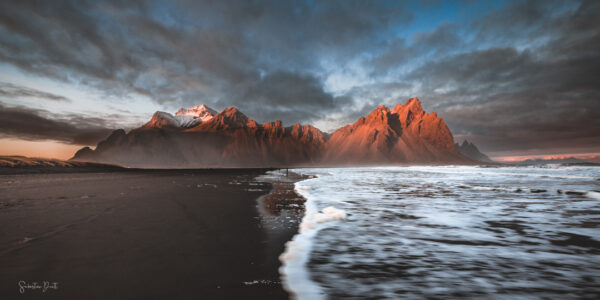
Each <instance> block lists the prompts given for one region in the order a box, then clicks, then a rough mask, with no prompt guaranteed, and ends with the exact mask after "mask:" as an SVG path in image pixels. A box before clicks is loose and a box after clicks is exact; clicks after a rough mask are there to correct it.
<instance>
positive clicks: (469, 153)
mask: <svg viewBox="0 0 600 300" xmlns="http://www.w3.org/2000/svg"><path fill="white" fill-rule="evenodd" d="M454 147H455V148H456V151H458V152H459V153H460V154H462V155H464V156H466V157H468V158H470V159H472V160H474V161H480V162H490V163H491V162H494V161H493V160H491V159H490V158H489V157H488V156H487V155H485V154H483V153H482V152H481V151H479V149H478V148H477V146H475V144H473V143H469V141H467V140H464V141H463V142H462V144H458V143H456V144H454Z"/></svg>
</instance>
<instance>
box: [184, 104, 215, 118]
mask: <svg viewBox="0 0 600 300" xmlns="http://www.w3.org/2000/svg"><path fill="white" fill-rule="evenodd" d="M216 114H217V111H215V110H214V109H212V108H210V107H208V106H206V105H204V104H200V105H196V106H192V107H190V108H187V109H185V108H180V109H179V110H178V111H177V112H176V113H175V116H195V117H198V118H201V119H203V121H206V120H205V119H210V118H212V117H213V116H214V115H216Z"/></svg>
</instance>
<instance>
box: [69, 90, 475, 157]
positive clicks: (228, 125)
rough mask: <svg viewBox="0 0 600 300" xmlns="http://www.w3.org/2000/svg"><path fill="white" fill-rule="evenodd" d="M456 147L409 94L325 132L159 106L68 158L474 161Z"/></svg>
mask: <svg viewBox="0 0 600 300" xmlns="http://www.w3.org/2000/svg"><path fill="white" fill-rule="evenodd" d="M457 148H458V147H456V146H455V144H454V139H453V136H452V133H451V132H450V130H449V129H448V126H446V124H445V122H444V120H442V119H441V118H440V117H438V116H437V114H436V113H426V112H425V111H423V108H422V106H421V103H420V102H419V100H418V99H417V98H411V99H409V100H408V101H407V102H406V103H405V104H404V105H402V104H398V105H396V106H395V107H394V108H393V109H391V110H390V109H389V108H387V107H385V106H379V107H377V108H376V109H375V110H373V111H372V112H371V113H370V114H369V115H367V116H366V117H361V118H359V119H358V120H357V121H356V122H355V123H354V124H351V125H347V126H344V127H342V128H339V129H338V130H336V131H334V132H333V133H331V134H327V133H324V132H322V131H320V130H319V129H317V128H315V127H313V126H311V125H301V124H295V125H292V126H288V127H284V126H283V124H282V122H281V121H274V122H269V123H264V124H260V123H258V122H256V121H255V120H253V119H251V118H248V117H247V116H246V115H244V114H243V113H242V112H240V111H239V110H238V109H237V108H235V107H229V108H226V109H224V110H223V111H221V112H219V113H217V112H216V111H215V110H213V109H211V108H209V107H207V106H205V105H199V106H195V107H192V108H189V109H183V108H182V109H180V110H179V111H178V112H177V113H176V114H175V115H172V114H170V113H167V112H160V111H159V112H156V113H154V115H153V116H152V119H151V120H150V121H148V122H147V123H146V124H144V125H143V126H141V127H139V128H136V129H133V130H131V131H130V132H129V133H127V132H125V131H124V130H122V129H119V130H115V131H114V132H113V133H112V134H111V135H110V136H109V137H108V138H107V139H106V140H104V141H101V142H100V143H99V144H98V145H97V146H96V148H95V149H94V150H92V149H91V148H89V147H85V148H82V149H80V150H79V151H77V153H75V155H74V156H73V158H72V159H71V160H74V161H91V162H101V163H110V164H118V165H123V166H130V167H168V168H197V167H289V166H350V165H356V166H357V165H389V164H474V163H476V162H475V161H476V160H477V159H473V158H469V157H467V156H468V155H465V154H464V153H463V154H461V152H459V151H457ZM477 152H479V151H477Z"/></svg>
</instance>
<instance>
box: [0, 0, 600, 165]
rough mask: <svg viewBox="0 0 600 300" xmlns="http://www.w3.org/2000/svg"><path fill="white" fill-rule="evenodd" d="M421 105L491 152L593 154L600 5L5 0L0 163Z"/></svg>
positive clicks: (599, 94) (599, 128)
mask: <svg viewBox="0 0 600 300" xmlns="http://www.w3.org/2000/svg"><path fill="white" fill-rule="evenodd" d="M410 97H418V98H419V99H420V100H421V103H422V105H423V107H424V109H425V110H426V111H428V112H437V114H438V116H440V117H442V118H443V119H444V120H445V121H446V123H447V124H448V126H449V128H450V130H451V131H452V133H453V135H454V138H455V140H456V141H458V142H460V141H462V140H464V139H468V140H469V141H471V142H474V143H475V144H476V145H477V146H478V147H479V148H480V150H482V151H483V152H485V153H487V154H488V155H490V156H492V157H496V158H498V159H502V158H507V157H510V158H514V157H520V156H523V157H527V158H530V157H532V156H533V157H534V156H536V155H537V156H548V155H570V154H586V155H589V154H590V153H592V154H593V153H599V152H600V1H552V0H547V1H281V0H276V1H223V0H219V1H183V0H178V1H1V2H0V155H7V154H21V155H28V156H41V157H55V158H63V159H65V158H69V157H70V156H71V155H72V154H73V153H74V152H75V151H76V150H77V149H79V148H81V147H83V146H88V145H89V146H95V145H96V144H97V142H99V141H100V140H102V139H104V138H105V137H107V136H108V135H109V134H110V132H112V131H113V130H115V129H118V128H124V129H126V130H130V129H133V128H136V127H139V126H141V125H142V124H143V123H144V122H145V121H147V120H149V119H150V118H151V116H152V114H153V113H154V112H155V111H158V110H160V111H167V112H171V113H174V112H175V111H177V109H179V108H180V107H191V106H194V105H198V104H206V105H208V106H209V107H212V108H213V109H216V110H218V111H220V110H222V109H224V108H226V107H229V106H235V107H237V108H239V109H240V110H241V111H242V112H244V113H245V114H246V115H247V116H249V117H251V118H253V119H255V120H257V121H258V122H267V121H272V120H282V121H283V123H284V124H285V125H286V126H287V125H292V124H294V123H297V122H300V123H302V124H312V125H315V126H316V127H318V128H320V129H321V130H323V131H326V132H331V131H333V130H335V129H336V128H338V127H340V126H342V125H346V124H349V123H353V122H355V121H356V119H358V118H359V117H360V116H363V115H366V114H368V113H369V112H370V111H372V110H373V109H375V108H376V107H377V106H378V105H387V106H392V107H393V106H394V105H395V104H397V103H404V102H405V101H406V100H407V99H408V98H410Z"/></svg>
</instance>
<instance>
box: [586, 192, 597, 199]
mask: <svg viewBox="0 0 600 300" xmlns="http://www.w3.org/2000/svg"><path fill="white" fill-rule="evenodd" d="M585 196H586V197H588V198H592V199H598V200H600V192H594V191H589V192H586V193H585Z"/></svg>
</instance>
